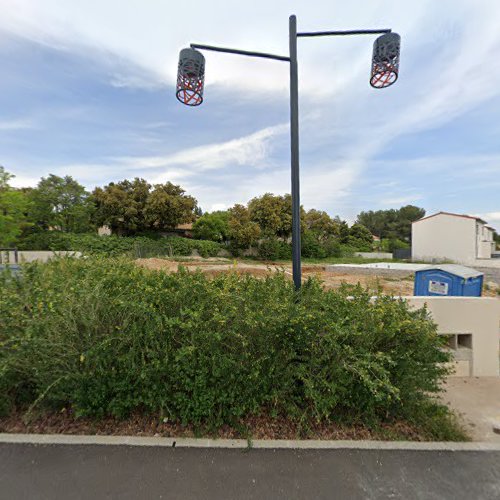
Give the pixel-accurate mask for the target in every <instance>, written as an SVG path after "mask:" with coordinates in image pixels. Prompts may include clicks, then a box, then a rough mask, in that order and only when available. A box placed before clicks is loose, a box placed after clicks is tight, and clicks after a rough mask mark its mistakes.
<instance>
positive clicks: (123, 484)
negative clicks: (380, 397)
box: [0, 444, 500, 500]
mask: <svg viewBox="0 0 500 500" xmlns="http://www.w3.org/2000/svg"><path fill="white" fill-rule="evenodd" d="M499 464H500V452H497V451H404V450H397V451H391V450H349V449H347V450H346V449H340V450H297V451H296V450H250V451H243V450H234V449H233V450H231V449H229V450H228V449H210V448H208V449H207V448H205V449H199V448H198V449H193V448H156V447H131V446H96V445H31V444H0V498H1V499H2V500H4V499H5V500H17V499H30V500H31V499H36V500H43V499H50V500H57V499H64V500H69V499H71V500H73V499H93V500H94V499H101V498H113V499H114V498H116V499H129V498H133V499H161V498H163V499H182V500H189V499H194V498H196V499H207V500H212V499H213V500H221V499H259V500H263V499H273V500H274V499H349V500H351V499H358V498H363V499H364V498H369V499H378V498H390V499H400V498H401V499H403V498H404V499H426V500H430V499H448V498H449V499H458V500H460V499H467V500H470V499H474V500H479V499H499V498H500V465H499Z"/></svg>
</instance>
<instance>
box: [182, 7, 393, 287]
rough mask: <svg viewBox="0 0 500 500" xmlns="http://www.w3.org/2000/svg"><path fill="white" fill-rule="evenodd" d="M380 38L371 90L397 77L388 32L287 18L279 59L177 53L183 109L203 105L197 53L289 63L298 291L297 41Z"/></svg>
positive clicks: (297, 284) (201, 64) (199, 47)
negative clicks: (317, 26)
mask: <svg viewBox="0 0 500 500" xmlns="http://www.w3.org/2000/svg"><path fill="white" fill-rule="evenodd" d="M377 34H378V35H382V36H379V37H378V38H377V39H376V40H375V43H374V45H373V57H372V69H371V75H370V85H371V86H372V87H373V88H377V89H379V88H386V87H389V86H390V85H392V84H393V83H395V82H396V80H397V79H398V74H399V52H400V45H401V38H400V36H399V35H398V34H396V33H392V31H391V30H390V29H380V30H349V31H312V32H303V33H297V18H296V17H295V16H290V19H289V35H290V55H289V56H279V55H275V54H267V53H265V52H251V51H247V50H239V49H229V48H226V47H214V46H212V45H200V44H196V43H192V44H191V46H190V48H186V49H182V50H181V52H180V54H179V68H178V74H177V91H176V96H177V99H178V100H179V101H180V102H182V103H183V104H186V105H187V106H199V105H200V104H201V103H202V102H203V89H204V82H205V58H204V57H203V54H202V53H201V52H199V51H200V50H212V51H215V52H224V53H228V54H238V55H243V56H250V57H262V58H265V59H274V60H278V61H286V62H288V63H289V64H290V147H291V173H292V266H293V282H294V285H295V289H296V290H300V286H301V282H302V278H301V267H300V184H299V92H298V90H299V88H298V87H299V86H298V71H297V38H299V37H317V36H348V35H377Z"/></svg>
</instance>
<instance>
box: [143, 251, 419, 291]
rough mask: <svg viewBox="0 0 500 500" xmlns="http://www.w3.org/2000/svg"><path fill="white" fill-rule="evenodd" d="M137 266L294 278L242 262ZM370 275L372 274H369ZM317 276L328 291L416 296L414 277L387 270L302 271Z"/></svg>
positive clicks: (314, 267)
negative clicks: (359, 289)
mask: <svg viewBox="0 0 500 500" xmlns="http://www.w3.org/2000/svg"><path fill="white" fill-rule="evenodd" d="M136 262H137V264H138V265H140V266H143V267H146V268H148V269H156V270H159V269H160V270H165V271H167V272H176V271H177V270H178V268H179V266H183V267H185V268H187V269H188V270H200V271H201V272H203V273H205V274H207V275H208V276H216V275H218V274H221V273H236V274H239V275H243V274H251V275H252V276H257V277H265V276H269V275H271V274H273V273H275V272H284V273H285V275H286V276H289V277H290V279H291V278H292V267H291V265H288V264H286V265H283V264H276V263H274V262H267V263H262V264H260V263H247V262H242V261H238V260H234V261H231V260H226V261H224V260H222V259H217V260H212V259H205V260H192V261H191V260H189V261H182V262H178V261H174V260H168V259H160V258H151V259H138V260H137V261H136ZM367 271H368V272H367ZM310 276H316V277H317V278H319V279H320V280H321V281H322V282H323V283H324V286H325V288H327V289H332V288H338V287H339V286H340V285H341V284H342V283H348V284H352V285H356V284H358V283H360V284H361V285H362V286H363V287H366V288H368V289H369V290H371V291H373V292H374V293H377V292H378V290H379V287H381V289H382V291H383V292H384V293H387V294H392V295H412V294H413V273H407V272H403V273H402V272H401V271H394V272H387V270H386V269H369V270H366V269H363V270H356V269H355V268H339V270H338V271H337V270H336V271H334V272H332V271H326V270H325V266H323V265H321V264H310V265H305V266H303V267H302V277H303V279H307V278H308V277H310Z"/></svg>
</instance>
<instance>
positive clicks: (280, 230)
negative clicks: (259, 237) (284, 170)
mask: <svg viewBox="0 0 500 500" xmlns="http://www.w3.org/2000/svg"><path fill="white" fill-rule="evenodd" d="M248 211H249V213H250V218H251V220H252V221H253V222H256V223H257V224H258V225H259V227H260V228H261V230H262V233H263V234H264V235H266V236H277V237H279V238H288V237H289V236H290V235H291V234H292V197H291V196H290V195H289V194H285V195H284V196H279V195H274V194H272V193H266V194H264V195H262V196H259V197H257V198H253V199H252V200H250V202H249V203H248Z"/></svg>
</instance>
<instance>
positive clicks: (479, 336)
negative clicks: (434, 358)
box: [403, 297, 500, 377]
mask: <svg viewBox="0 0 500 500" xmlns="http://www.w3.org/2000/svg"><path fill="white" fill-rule="evenodd" d="M403 298H404V299H405V300H406V301H407V302H408V304H409V305H410V306H411V307H415V308H421V307H423V306H424V304H426V305H427V308H428V310H429V312H430V313H431V315H432V318H433V320H434V321H435V322H436V323H437V325H438V332H439V333H440V334H441V335H447V336H448V337H449V342H450V348H451V349H452V350H453V352H454V354H455V362H454V364H455V369H456V371H455V375H457V376H474V377H498V376H499V357H498V356H499V332H500V330H499V328H500V300H499V299H496V298H494V297H403Z"/></svg>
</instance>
